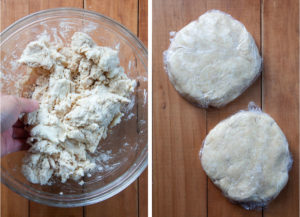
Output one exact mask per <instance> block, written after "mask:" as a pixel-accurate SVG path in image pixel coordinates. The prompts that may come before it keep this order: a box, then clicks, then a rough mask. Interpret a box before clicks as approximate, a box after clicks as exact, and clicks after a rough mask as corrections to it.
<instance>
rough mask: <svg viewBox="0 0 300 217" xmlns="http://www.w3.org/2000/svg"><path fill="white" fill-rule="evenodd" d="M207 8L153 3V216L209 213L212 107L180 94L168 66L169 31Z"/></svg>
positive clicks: (182, 3) (167, 0)
mask: <svg viewBox="0 0 300 217" xmlns="http://www.w3.org/2000/svg"><path fill="white" fill-rule="evenodd" d="M205 11H206V1H184V0H176V1H174V0H165V1H158V0H154V1H153V20H152V24H153V40H152V41H153V54H152V59H153V70H152V71H153V216H154V217H165V216H172V217H177V216H189V217H193V216H206V213H207V210H206V208H207V203H206V195H207V181H206V176H205V173H204V172H203V170H202V168H201V166H200V161H199V158H198V152H199V150H200V146H201V143H202V140H203V139H204V137H205V135H206V127H205V123H206V118H205V113H206V111H205V110H203V109H199V108H196V107H195V106H193V105H191V104H190V103H188V102H187V101H185V100H184V99H183V98H182V97H180V96H179V95H178V93H177V92H176V91H175V89H174V88H173V86H172V85H171V83H170V82H169V79H168V76H167V74H166V72H165V71H164V67H163V56H162V54H163V51H164V50H166V49H167V48H168V46H169V32H171V31H178V30H179V29H181V28H182V27H183V26H184V25H186V24H187V23H188V22H190V21H192V20H194V19H196V18H197V17H198V16H199V15H200V14H201V13H204V12H205Z"/></svg>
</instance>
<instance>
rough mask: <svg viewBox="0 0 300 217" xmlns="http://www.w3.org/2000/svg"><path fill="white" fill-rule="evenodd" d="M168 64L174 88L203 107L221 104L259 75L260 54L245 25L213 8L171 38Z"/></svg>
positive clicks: (166, 55)
mask: <svg viewBox="0 0 300 217" xmlns="http://www.w3.org/2000/svg"><path fill="white" fill-rule="evenodd" d="M164 62H165V68H166V71H167V73H168V75H169V79H170V81H171V82H172V84H173V86H174V87H175V89H176V90H177V91H178V92H179V93H180V94H181V95H182V96H183V97H185V98H186V99H188V100H189V101H191V102H192V103H195V104H197V105H198V106H201V107H208V106H213V107H221V106H224V105H226V104H227V103H229V102H231V101H232V100H234V99H235V98H237V97H238V96H239V95H240V94H241V93H242V92H243V91H244V90H245V89H246V88H247V87H249V86H250V85H251V83H252V82H253V81H254V80H255V78H257V77H258V75H259V73H260V68H261V57H260V55H259V52H258V49H257V47H256V44H255V41H254V39H253V38H252V36H251V35H250V33H249V32H248V31H247V30H246V28H245V26H244V25H243V24H242V23H240V22H239V21H237V20H235V19H233V18H232V17H231V16H230V15H228V14H226V13H223V12H221V11H217V10H211V11H208V12H206V13H205V14H203V15H201V16H200V17H199V18H198V19H197V20H195V21H192V22H191V23H189V24H188V25H186V26H185V27H184V28H182V29H181V30H180V31H179V32H177V33H176V34H175V36H174V38H172V39H171V45H170V47H169V49H168V50H167V51H165V52H164Z"/></svg>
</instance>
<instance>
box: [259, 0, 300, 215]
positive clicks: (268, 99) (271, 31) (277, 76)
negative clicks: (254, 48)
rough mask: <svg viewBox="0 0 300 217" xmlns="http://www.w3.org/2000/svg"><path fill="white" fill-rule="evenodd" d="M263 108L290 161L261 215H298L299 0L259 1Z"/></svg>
mask: <svg viewBox="0 0 300 217" xmlns="http://www.w3.org/2000/svg"><path fill="white" fill-rule="evenodd" d="M263 12H264V15H263V57H264V75H263V81H264V84H263V109H264V111H265V112H267V113H269V114H270V115H271V116H272V117H273V118H274V119H275V120H276V122H277V123H278V125H279V126H280V127H281V129H282V130H283V132H284V133H285V135H286V137H287V139H288V142H289V148H290V151H291V152H292V155H293V158H294V164H293V167H292V170H291V172H290V174H289V181H288V184H287V186H286V187H285V188H284V189H283V191H282V192H281V193H280V194H279V196H278V197H277V198H276V199H275V200H274V201H273V202H271V204H270V205H269V207H267V209H266V210H265V211H264V217H281V216H288V217H298V216H299V1H297V0H287V1H279V0H273V1H264V4H263Z"/></svg>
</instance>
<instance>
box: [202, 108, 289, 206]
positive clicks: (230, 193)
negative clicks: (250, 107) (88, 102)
mask: <svg viewBox="0 0 300 217" xmlns="http://www.w3.org/2000/svg"><path fill="white" fill-rule="evenodd" d="M201 163H202V166H203V169H204V170H205V172H206V174H207V175H208V176H209V178H210V179H211V180H212V181H213V182H214V184H216V185H217V186H218V187H219V188H221V190H222V191H223V193H224V194H225V196H226V197H228V198H230V199H231V200H233V201H237V202H240V203H241V204H242V205H244V207H245V208H255V207H256V206H264V205H266V204H267V202H269V201H270V200H271V199H273V198H274V197H276V196H277V195H278V194H279V192H280V191H281V190H282V188H283V187H284V186H285V185H286V183H287V180H288V170H289V168H290V167H291V163H292V159H291V156H290V152H289V149H288V143H287V140H286V138H285V136H284V134H283V132H282V131H281V129H280V128H279V126H278V125H277V124H276V122H275V121H274V120H273V119H272V118H271V117H270V116H269V115H267V114H265V113H262V112H260V111H241V112H238V113H237V114H235V115H233V116H231V117H229V118H228V119H226V120H224V121H222V122H220V123H219V124H218V125H217V126H216V127H215V128H213V129H212V130H211V131H210V132H209V134H208V135H207V137H206V138H205V141H204V144H203V148H202V150H201Z"/></svg>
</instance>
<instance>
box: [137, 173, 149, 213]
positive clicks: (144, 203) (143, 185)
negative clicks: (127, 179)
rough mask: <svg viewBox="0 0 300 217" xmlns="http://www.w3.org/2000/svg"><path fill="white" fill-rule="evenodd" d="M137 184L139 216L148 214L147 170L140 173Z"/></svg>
mask: <svg viewBox="0 0 300 217" xmlns="http://www.w3.org/2000/svg"><path fill="white" fill-rule="evenodd" d="M138 186H139V217H147V216H148V172H147V168H146V171H145V172H143V173H142V175H141V176H140V177H139V179H138Z"/></svg>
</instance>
